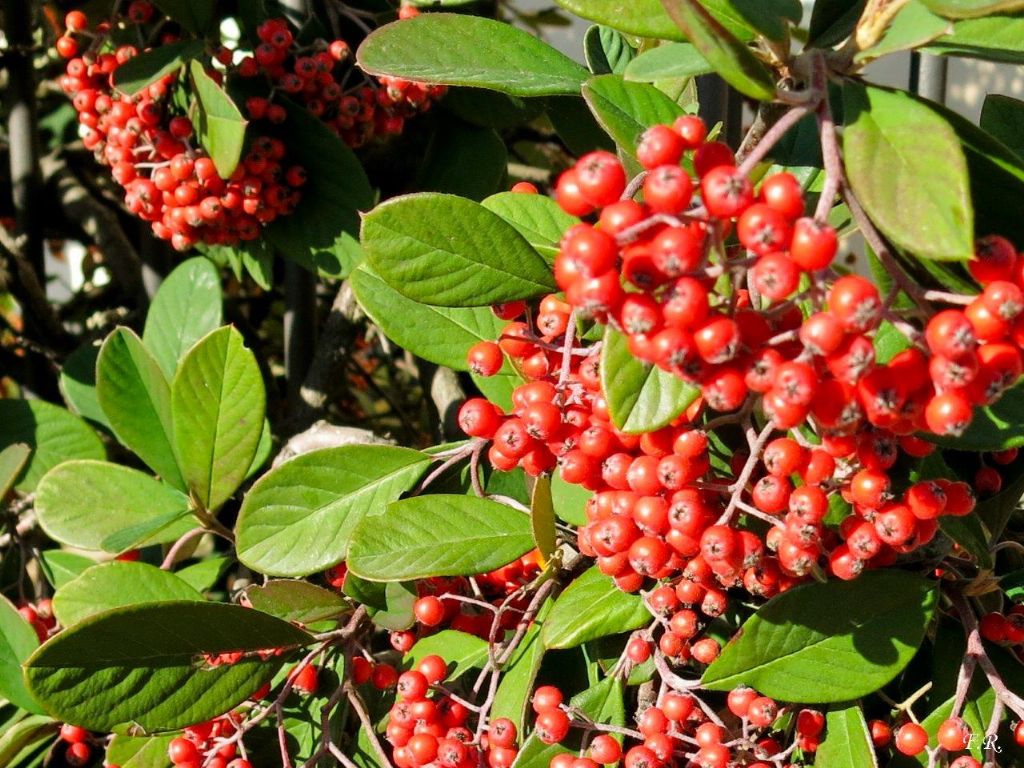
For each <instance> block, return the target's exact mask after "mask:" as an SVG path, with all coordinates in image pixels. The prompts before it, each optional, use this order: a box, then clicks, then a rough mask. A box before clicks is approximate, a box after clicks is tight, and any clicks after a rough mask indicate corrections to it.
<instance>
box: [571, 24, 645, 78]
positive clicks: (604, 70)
mask: <svg viewBox="0 0 1024 768" xmlns="http://www.w3.org/2000/svg"><path fill="white" fill-rule="evenodd" d="M583 52H584V54H585V55H586V58H587V67H588V68H589V69H590V71H591V72H592V73H593V74H595V75H610V74H613V73H614V74H618V75H621V74H622V72H623V70H624V69H625V68H626V65H627V64H629V62H630V61H631V60H632V58H633V57H634V56H635V55H636V52H635V51H634V50H633V48H632V46H630V44H629V43H628V42H627V41H626V38H625V37H623V36H622V35H621V34H620V33H619V32H617V31H615V30H614V29H612V28H611V27H606V26H603V25H600V24H595V25H594V26H592V27H591V28H590V29H588V30H587V34H586V35H585V36H584V37H583Z"/></svg>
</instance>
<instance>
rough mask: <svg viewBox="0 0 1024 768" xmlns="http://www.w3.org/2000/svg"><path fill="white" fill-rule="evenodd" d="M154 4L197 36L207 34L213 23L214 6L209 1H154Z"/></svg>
mask: <svg viewBox="0 0 1024 768" xmlns="http://www.w3.org/2000/svg"><path fill="white" fill-rule="evenodd" d="M153 4H154V5H155V6H156V7H157V8H159V9H160V10H161V11H163V12H164V13H166V14H167V15H168V16H170V17H171V18H172V19H174V20H175V21H176V22H178V23H179V24H181V26H183V27H184V28H185V29H187V30H188V31H189V32H192V33H194V34H197V35H199V34H202V33H204V32H206V31H207V30H208V29H209V27H210V23H211V22H212V21H213V9H214V5H213V4H212V3H210V2H208V0H154V2H153Z"/></svg>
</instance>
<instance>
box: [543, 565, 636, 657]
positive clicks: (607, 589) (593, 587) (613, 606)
mask: <svg viewBox="0 0 1024 768" xmlns="http://www.w3.org/2000/svg"><path fill="white" fill-rule="evenodd" d="M650 620H651V614H650V613H649V612H648V611H647V608H646V607H645V606H644V601H643V600H642V599H641V598H640V596H639V595H634V594H630V593H628V592H623V591H622V590H621V589H619V588H618V587H616V586H615V583H614V582H613V581H612V580H611V578H610V577H608V576H605V575H604V574H603V573H601V571H599V570H598V569H597V566H594V567H592V568H591V569H590V570H588V571H585V572H584V573H583V574H582V575H580V576H578V577H577V578H576V580H575V581H573V583H572V584H570V585H569V586H568V588H567V589H566V590H565V591H564V592H563V593H562V594H561V595H560V596H559V597H558V600H556V601H555V605H554V608H552V609H551V615H550V616H548V620H547V622H545V624H544V635H543V637H544V645H545V646H547V647H548V648H573V647H575V646H577V645H582V644H583V643H585V642H587V641H588V640H596V639H597V638H599V637H604V636H605V635H617V634H620V633H622V632H629V631H630V630H632V629H637V628H638V627H642V626H643V625H644V624H647V623H648V622H649V621H650Z"/></svg>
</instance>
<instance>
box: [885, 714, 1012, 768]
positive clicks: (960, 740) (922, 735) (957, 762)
mask: <svg viewBox="0 0 1024 768" xmlns="http://www.w3.org/2000/svg"><path fill="white" fill-rule="evenodd" d="M868 729H869V731H870V733H871V741H872V743H873V744H874V745H875V747H876V748H878V749H884V748H886V747H888V746H890V745H892V746H893V747H894V748H895V749H896V751H897V752H900V753H901V754H904V755H908V756H911V757H913V756H914V755H919V754H921V753H922V752H924V751H925V750H926V749H927V748H928V747H929V743H928V742H929V737H928V732H927V731H926V730H925V729H924V728H923V727H922V726H921V725H920V724H918V723H916V722H906V723H904V724H903V725H901V726H899V727H898V728H897V729H896V730H895V731H893V729H892V727H891V726H890V725H889V724H888V723H886V722H885V721H884V720H872V721H870V722H869V723H868ZM981 738H983V736H982V735H981V734H976V733H974V732H973V731H972V730H971V727H970V725H968V724H967V723H966V722H965V721H964V719H963V718H962V717H959V716H956V717H949V718H947V719H946V720H943V721H942V723H941V724H940V725H939V728H938V730H937V731H936V732H935V744H934V745H932V746H933V747H935V748H941V749H944V750H945V751H946V752H949V753H956V752H964V751H965V750H967V749H970V748H971V747H972V746H975V747H976V746H979V739H981ZM1013 740H1014V742H1015V743H1016V744H1017V745H1018V746H1020V747H1024V723H1022V722H1018V723H1016V724H1015V725H1014V727H1013ZM949 768H982V763H981V762H980V761H979V760H977V759H976V758H974V757H972V756H971V755H966V754H961V755H959V756H957V757H955V758H953V759H952V760H951V761H950V763H949Z"/></svg>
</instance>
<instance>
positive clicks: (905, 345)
mask: <svg viewBox="0 0 1024 768" xmlns="http://www.w3.org/2000/svg"><path fill="white" fill-rule="evenodd" d="M872 341H873V342H874V345H875V360H877V361H878V362H879V363H881V364H883V365H884V364H886V363H888V362H889V361H890V360H892V359H893V358H894V357H896V355H898V354H899V353H900V352H902V351H903V350H905V349H909V348H910V347H912V346H913V344H912V343H911V341H910V339H908V338H907V337H906V336H904V335H903V332H902V331H900V330H899V328H897V327H896V326H895V325H893V324H892V323H890V322H889V321H888V320H883V321H882V322H881V323H880V324H879V326H878V331H877V332H876V333H875V337H874V339H872Z"/></svg>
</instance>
